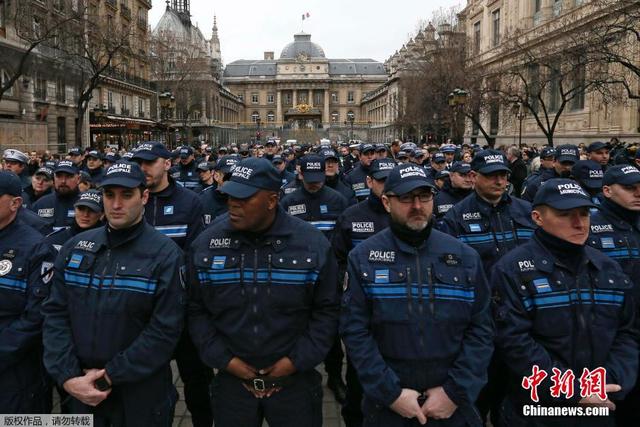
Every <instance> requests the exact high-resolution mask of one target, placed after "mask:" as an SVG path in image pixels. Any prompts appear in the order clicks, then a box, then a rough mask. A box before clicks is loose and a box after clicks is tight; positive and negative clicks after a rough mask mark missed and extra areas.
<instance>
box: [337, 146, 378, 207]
mask: <svg viewBox="0 0 640 427" xmlns="http://www.w3.org/2000/svg"><path fill="white" fill-rule="evenodd" d="M358 151H359V152H360V154H359V160H360V161H359V163H357V164H355V166H354V167H353V169H352V170H351V171H349V172H348V173H347V176H346V177H345V180H344V181H345V183H346V184H347V185H348V186H350V187H351V189H352V190H353V192H354V193H356V199H357V200H358V202H361V201H363V200H364V199H366V198H367V196H369V189H368V188H367V176H368V175H369V167H370V166H371V162H372V161H374V160H375V158H376V147H375V145H373V144H360V146H359V147H358Z"/></svg>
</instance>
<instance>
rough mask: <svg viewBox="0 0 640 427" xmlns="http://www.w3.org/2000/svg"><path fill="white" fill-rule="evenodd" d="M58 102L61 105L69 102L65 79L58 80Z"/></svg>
mask: <svg viewBox="0 0 640 427" xmlns="http://www.w3.org/2000/svg"><path fill="white" fill-rule="evenodd" d="M56 101H58V102H59V103H61V104H64V103H65V102H67V94H66V85H65V82H64V79H58V80H56Z"/></svg>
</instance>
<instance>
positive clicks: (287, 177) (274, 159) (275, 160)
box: [265, 154, 296, 185]
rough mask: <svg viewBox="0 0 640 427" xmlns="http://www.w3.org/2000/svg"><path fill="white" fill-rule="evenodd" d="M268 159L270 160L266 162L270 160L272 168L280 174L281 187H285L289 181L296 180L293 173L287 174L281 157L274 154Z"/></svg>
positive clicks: (285, 165)
mask: <svg viewBox="0 0 640 427" xmlns="http://www.w3.org/2000/svg"><path fill="white" fill-rule="evenodd" d="M265 157H266V156H265ZM270 157H271V158H267V160H271V163H272V164H273V166H274V167H275V168H276V169H277V170H278V172H279V173H280V179H281V181H282V185H287V184H288V183H290V182H291V181H293V180H294V179H296V175H295V174H294V173H293V172H289V171H288V170H287V168H286V167H287V164H286V163H285V161H284V159H283V158H282V156H281V155H279V154H274V155H272V156H270Z"/></svg>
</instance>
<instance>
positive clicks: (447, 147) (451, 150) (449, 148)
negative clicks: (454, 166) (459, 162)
mask: <svg viewBox="0 0 640 427" xmlns="http://www.w3.org/2000/svg"><path fill="white" fill-rule="evenodd" d="M440 151H441V152H443V153H455V152H456V146H455V145H451V144H446V145H443V146H442V148H440Z"/></svg>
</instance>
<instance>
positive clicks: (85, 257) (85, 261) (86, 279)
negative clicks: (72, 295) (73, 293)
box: [64, 251, 100, 289]
mask: <svg viewBox="0 0 640 427" xmlns="http://www.w3.org/2000/svg"><path fill="white" fill-rule="evenodd" d="M95 261H96V257H95V255H94V254H92V253H89V252H83V251H73V252H71V253H70V254H69V255H68V256H67V259H66V261H65V268H64V281H65V284H66V285H67V286H68V287H72V288H80V289H87V288H94V289H97V288H98V287H99V286H100V277H94V264H95Z"/></svg>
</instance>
